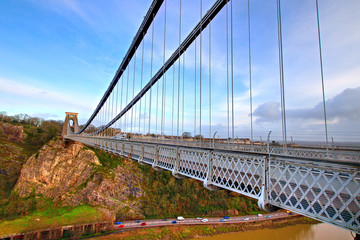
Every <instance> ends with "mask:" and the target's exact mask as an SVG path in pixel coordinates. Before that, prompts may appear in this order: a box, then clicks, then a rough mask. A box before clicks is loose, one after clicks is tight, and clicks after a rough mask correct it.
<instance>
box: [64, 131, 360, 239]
mask: <svg viewBox="0 0 360 240" xmlns="http://www.w3.org/2000/svg"><path fill="white" fill-rule="evenodd" d="M66 138H67V139H71V140H74V141H78V142H81V143H84V144H86V145H90V146H93V147H96V148H100V149H103V150H105V151H108V152H111V153H113V154H117V155H120V156H125V157H129V158H132V159H134V160H136V161H138V162H139V163H140V164H149V165H152V167H153V168H154V169H156V170H168V171H172V173H173V175H174V176H175V177H178V178H193V179H196V180H200V181H203V183H204V186H205V187H206V188H208V189H210V190H215V189H227V190H230V191H233V192H237V193H240V194H242V195H245V196H248V197H251V198H254V199H257V200H258V201H259V206H262V207H263V208H264V206H265V205H268V204H270V205H272V206H276V207H280V208H284V209H288V210H290V211H293V212H296V213H299V214H301V215H304V216H308V217H310V218H314V219H317V220H319V221H323V222H326V223H331V224H334V225H336V226H340V227H343V228H345V229H348V230H351V231H355V232H357V233H359V232H360V229H359V227H360V171H359V167H358V166H355V167H352V166H348V165H342V164H338V163H336V164H335V163H334V164H330V163H323V162H320V161H319V162H317V161H316V160H314V159H305V158H304V160H303V161H301V160H299V159H297V160H292V159H294V158H292V159H291V158H286V157H281V156H274V155H271V156H270V155H268V154H254V153H253V154H251V153H246V152H240V151H233V150H224V149H210V148H200V147H190V146H171V145H165V144H156V143H142V142H135V141H127V140H116V139H107V138H102V137H89V136H78V135H77V136H76V135H71V136H67V137H66ZM306 160H312V161H311V163H310V162H308V161H306ZM264 209H265V208H264Z"/></svg>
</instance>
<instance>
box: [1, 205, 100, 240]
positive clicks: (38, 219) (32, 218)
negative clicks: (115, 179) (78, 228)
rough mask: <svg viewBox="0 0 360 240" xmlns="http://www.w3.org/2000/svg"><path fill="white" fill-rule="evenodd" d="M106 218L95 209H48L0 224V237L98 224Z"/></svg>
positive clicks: (85, 206)
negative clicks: (84, 224)
mask: <svg viewBox="0 0 360 240" xmlns="http://www.w3.org/2000/svg"><path fill="white" fill-rule="evenodd" d="M104 219H106V216H105V215H104V214H103V213H102V212H100V211H99V210H98V209H97V208H95V207H92V206H88V205H82V206H77V207H50V208H46V209H44V210H38V211H35V212H33V213H32V214H29V215H28V216H25V217H21V218H18V219H16V220H8V221H3V222H0V235H6V234H11V233H18V232H27V231H32V230H38V229H49V228H56V227H59V226H66V225H72V224H81V223H90V222H99V221H103V220H104Z"/></svg>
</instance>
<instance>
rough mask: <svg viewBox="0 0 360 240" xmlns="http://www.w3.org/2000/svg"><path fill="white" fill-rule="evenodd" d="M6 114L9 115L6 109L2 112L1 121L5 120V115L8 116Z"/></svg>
mask: <svg viewBox="0 0 360 240" xmlns="http://www.w3.org/2000/svg"><path fill="white" fill-rule="evenodd" d="M6 116H7V112H5V111H1V112H0V117H1V121H2V120H4V117H6Z"/></svg>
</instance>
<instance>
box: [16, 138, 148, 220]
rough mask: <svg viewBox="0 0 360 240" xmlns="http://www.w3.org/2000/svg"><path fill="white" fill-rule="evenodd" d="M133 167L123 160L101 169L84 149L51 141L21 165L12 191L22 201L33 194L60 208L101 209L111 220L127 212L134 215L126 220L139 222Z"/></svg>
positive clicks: (138, 190) (139, 193)
mask: <svg viewBox="0 0 360 240" xmlns="http://www.w3.org/2000/svg"><path fill="white" fill-rule="evenodd" d="M134 167H135V165H134V164H133V163H132V162H130V161H126V160H123V164H122V165H120V166H117V167H116V168H114V169H110V168H109V169H108V168H104V167H103V166H102V165H101V163H100V161H99V159H98V157H97V156H96V154H95V153H94V152H93V151H92V150H90V149H88V148H86V147H84V145H82V144H80V143H71V144H68V145H65V144H64V143H63V142H62V141H61V140H56V141H50V143H49V144H48V145H44V146H43V147H42V148H41V150H40V151H39V152H38V153H36V154H34V155H32V156H31V157H30V158H29V159H28V161H27V162H26V164H24V166H23V169H22V170H21V175H20V177H19V179H18V182H17V184H16V186H15V191H17V192H18V194H19V195H20V196H22V197H25V196H28V195H29V194H30V193H31V191H33V190H35V192H36V194H42V195H43V196H46V197H50V198H52V199H53V201H55V202H58V203H61V204H62V205H71V206H76V205H80V204H90V205H93V206H100V207H103V208H105V209H107V210H108V211H109V212H111V213H112V214H113V215H114V216H115V214H116V213H118V212H119V211H121V210H123V209H124V208H126V209H128V210H129V211H130V212H132V213H133V214H131V216H128V217H127V218H142V217H143V215H142V213H141V205H140V200H139V198H140V197H141V196H142V195H143V194H144V191H143V189H142V188H141V181H142V175H141V173H140V172H139V171H136V170H135V169H134ZM129 211H127V212H129Z"/></svg>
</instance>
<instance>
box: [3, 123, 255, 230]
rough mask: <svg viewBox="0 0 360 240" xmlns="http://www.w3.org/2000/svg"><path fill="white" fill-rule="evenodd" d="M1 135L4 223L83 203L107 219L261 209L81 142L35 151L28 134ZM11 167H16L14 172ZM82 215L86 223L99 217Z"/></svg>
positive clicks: (52, 144) (57, 141)
mask: <svg viewBox="0 0 360 240" xmlns="http://www.w3.org/2000/svg"><path fill="white" fill-rule="evenodd" d="M20 128H21V127H19V129H20ZM36 131H37V130H36ZM1 136H2V138H0V139H2V141H3V142H2V145H0V146H1V149H2V150H1V153H2V155H1V157H2V158H1V168H0V171H1V173H3V172H4V171H5V172H6V175H5V174H2V175H0V176H1V177H2V181H4V179H6V180H5V182H6V181H7V182H6V184H4V185H3V184H2V186H6V188H5V190H6V191H5V190H3V198H2V200H0V201H1V205H0V219H3V222H2V223H1V222H0V225H1V224H3V223H4V224H5V222H4V221H5V220H8V219H15V218H19V217H21V216H22V217H23V216H30V217H28V219H33V218H38V216H43V215H46V216H47V219H48V218H49V216H48V214H50V218H51V216H53V214H54V211H55V210H56V209H59V210H56V214H55V216H56V218H59V216H60V215H61V212H64V211H65V213H66V212H69V211H73V210H71V209H74V211H77V210H76V209H77V208H79V207H81V206H89V207H90V208H89V209H93V210H91V211H94V212H97V214H95V215H99V214H100V215H101V219H103V220H104V219H107V220H115V219H118V220H129V219H144V218H169V217H175V216H178V215H183V216H194V217H196V216H222V215H240V214H250V213H256V212H258V211H259V209H258V208H257V204H256V202H255V201H254V200H252V199H249V198H246V197H243V196H240V195H238V194H234V193H231V192H229V191H226V190H221V191H217V192H211V191H209V190H207V189H205V188H204V187H203V184H202V182H200V181H196V180H193V179H183V180H179V179H176V178H174V177H173V176H172V175H171V172H168V171H163V172H157V171H155V170H153V169H152V168H151V166H143V165H139V164H138V163H137V162H136V161H132V160H130V159H126V158H120V157H118V156H114V155H111V154H108V153H105V152H103V151H101V150H98V149H92V148H89V147H87V146H84V145H82V144H80V143H75V142H68V143H67V144H65V143H64V142H63V141H61V140H60V139H56V138H55V139H54V140H51V141H50V142H48V143H47V144H45V145H43V146H41V147H39V148H40V149H39V150H38V151H36V152H33V153H32V154H31V151H29V149H30V147H29V146H27V147H24V146H26V145H28V143H26V142H27V140H26V139H27V137H24V136H23V139H22V142H21V141H20V142H16V141H15V140H10V138H11V137H10V136H9V134H2V135H1ZM32 139H33V140H35V138H34V137H33V138H32ZM5 151H6V152H5ZM27 157H28V159H27ZM9 159H11V160H9ZM26 159H27V160H26ZM14 162H15V163H17V162H18V164H17V165H16V164H14ZM9 169H15V170H14V172H13V174H12V172H11V171H10V170H9ZM20 170H21V174H20ZM4 177H6V178H4ZM0 179H1V178H0ZM15 183H16V186H15ZM10 192H11V194H10ZM77 212H78V211H77ZM80 212H81V211H80ZM39 214H40V215H39ZM59 214H60V215H59ZM31 216H33V217H31ZM77 218H78V219H81V221H82V222H84V221H86V220H87V219H88V220H89V221H90V220H91V219H93V218H90V217H81V216H78V217H77ZM0 221H1V220H0ZM29 221H31V220H29ZM47 221H50V220H47ZM76 221H80V220H76ZM68 222H69V221H64V222H62V224H67V223H68ZM71 222H74V220H73V221H71ZM41 226H42V225H41Z"/></svg>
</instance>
